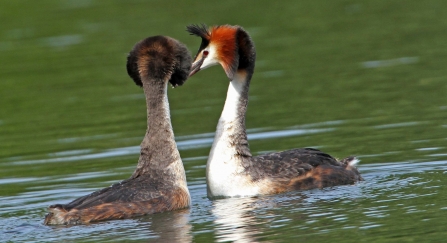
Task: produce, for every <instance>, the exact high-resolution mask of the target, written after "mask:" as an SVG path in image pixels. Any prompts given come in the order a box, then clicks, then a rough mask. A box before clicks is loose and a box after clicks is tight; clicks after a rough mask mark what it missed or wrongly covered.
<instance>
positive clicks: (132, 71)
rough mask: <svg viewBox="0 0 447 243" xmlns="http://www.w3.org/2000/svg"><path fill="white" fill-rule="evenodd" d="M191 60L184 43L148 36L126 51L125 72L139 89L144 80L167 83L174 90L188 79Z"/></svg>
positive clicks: (162, 37) (167, 38)
mask: <svg viewBox="0 0 447 243" xmlns="http://www.w3.org/2000/svg"><path fill="white" fill-rule="evenodd" d="M191 61H192V60H191V55H190V54H189V52H188V49H187V48H186V46H185V45H184V44H182V43H180V42H179V41H177V40H175V39H173V38H170V37H166V36H152V37H148V38H146V39H144V40H142V41H140V42H138V43H137V44H135V46H134V48H133V49H132V50H131V51H130V53H129V55H128V57H127V73H128V74H129V76H130V77H131V78H132V79H133V81H134V82H135V84H137V85H138V86H140V87H141V86H143V80H144V79H148V78H149V79H155V80H160V81H163V82H165V81H169V83H171V85H172V86H173V87H176V86H179V85H182V84H183V83H184V82H185V81H186V79H187V78H188V75H189V71H190V69H191Z"/></svg>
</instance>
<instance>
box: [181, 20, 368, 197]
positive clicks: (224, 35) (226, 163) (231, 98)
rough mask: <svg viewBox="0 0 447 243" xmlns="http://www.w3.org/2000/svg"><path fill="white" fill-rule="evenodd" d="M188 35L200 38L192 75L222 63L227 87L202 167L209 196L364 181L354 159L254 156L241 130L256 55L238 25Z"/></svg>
mask: <svg viewBox="0 0 447 243" xmlns="http://www.w3.org/2000/svg"><path fill="white" fill-rule="evenodd" d="M187 31H188V32H189V33H190V34H192V35H196V36H199V37H201V38H202V43H201V45H200V47H199V51H198V53H197V55H196V57H195V59H194V62H193V64H192V68H191V73H190V76H192V75H194V74H195V73H197V72H198V71H200V70H202V69H205V68H207V67H210V66H213V65H216V64H220V65H221V66H222V67H223V69H224V71H225V73H226V75H227V77H228V78H229V80H230V85H229V88H228V92H227V98H226V101H225V105H224V108H223V111H222V114H221V116H220V119H219V122H218V124H217V130H216V135H215V138H214V143H213V145H212V148H211V152H210V155H209V157H208V162H207V165H206V180H207V189H208V197H210V198H213V197H221V196H223V197H233V196H253V195H262V194H274V193H281V192H286V191H292V190H306V189H312V188H322V187H328V186H335V185H345V184H353V183H355V182H356V181H359V180H363V179H362V177H361V176H360V173H359V172H358V170H357V169H356V168H355V165H356V163H357V162H358V160H357V159H356V158H354V157H348V158H345V159H343V160H341V161H338V160H336V159H335V158H333V157H332V156H330V155H328V154H326V153H323V152H321V151H319V150H317V149H311V148H299V149H292V150H287V151H283V152H277V153H268V154H264V155H261V156H257V157H253V156H252V155H251V153H250V149H249V146H248V141H247V133H246V131H245V113H246V110H247V104H248V89H249V85H250V80H251V77H252V75H253V72H254V67H255V59H256V52H255V47H254V43H253V41H252V40H251V38H250V36H249V35H248V33H247V32H246V31H245V30H244V29H243V28H242V27H240V26H230V25H221V26H214V27H211V28H210V29H207V27H206V26H205V25H201V26H199V25H189V26H187Z"/></svg>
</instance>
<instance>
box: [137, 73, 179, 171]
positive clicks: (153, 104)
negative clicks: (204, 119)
mask: <svg viewBox="0 0 447 243" xmlns="http://www.w3.org/2000/svg"><path fill="white" fill-rule="evenodd" d="M143 90H144V94H145V96H146V106H147V130H146V135H145V136H144V139H143V142H142V143H141V152H140V158H139V160H138V165H137V169H136V170H135V172H134V173H133V175H132V177H131V178H135V177H138V176H140V175H144V174H148V173H158V172H160V171H166V169H167V167H169V166H170V165H171V164H172V163H175V162H178V161H180V163H181V160H180V154H179V152H178V150H177V145H176V143H175V140H174V132H173V131H172V125H171V118H170V113H169V103H168V97H167V83H166V82H162V81H159V80H150V79H148V80H143ZM154 171H157V172H154Z"/></svg>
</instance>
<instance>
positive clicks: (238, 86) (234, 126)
mask: <svg viewBox="0 0 447 243" xmlns="http://www.w3.org/2000/svg"><path fill="white" fill-rule="evenodd" d="M244 89H248V86H247V83H246V75H245V73H237V74H236V75H235V79H234V80H232V81H231V82H230V85H229V87H228V92H227V98H226V100H225V105H224V108H223V111H222V115H221V116H220V119H219V123H218V124H217V130H216V135H215V137H214V142H213V145H212V148H211V152H210V155H209V157H208V162H207V168H206V173H207V176H206V178H207V186H208V196H209V197H213V196H237V195H240V196H243V195H253V194H256V193H257V189H256V188H254V187H247V188H246V189H244V188H243V186H242V184H244V183H245V180H246V178H245V177H240V176H239V175H238V174H240V173H241V172H243V171H244V167H243V166H242V165H241V162H242V161H241V157H240V156H239V154H240V152H238V147H237V146H239V145H238V144H239V142H240V141H239V139H241V138H242V137H244V136H245V138H246V135H245V125H244V124H245V104H243V102H246V100H247V97H246V96H247V95H248V90H244ZM254 191H256V192H254Z"/></svg>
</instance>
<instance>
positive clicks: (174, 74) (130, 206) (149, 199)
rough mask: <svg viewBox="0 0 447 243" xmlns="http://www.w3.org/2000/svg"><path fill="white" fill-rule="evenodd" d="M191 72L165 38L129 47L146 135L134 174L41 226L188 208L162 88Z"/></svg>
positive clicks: (58, 211)
mask: <svg viewBox="0 0 447 243" xmlns="http://www.w3.org/2000/svg"><path fill="white" fill-rule="evenodd" d="M190 67H191V56H190V54H189V52H188V50H187V49H186V47H185V46H184V45H183V44H181V43H180V42H178V41H177V40H175V39H172V38H170V37H165V36H153V37H149V38H147V39H144V40H142V41H141V42H139V43H137V44H136V45H135V46H134V48H133V50H132V51H131V52H130V53H129V56H128V59H127V71H128V74H129V76H130V77H131V78H132V79H133V80H134V82H135V83H136V84H137V85H139V86H141V87H143V90H144V93H145V96H146V105H147V130H146V135H145V137H144V139H143V142H142V143H141V153H140V158H139V160H138V165H137V168H136V170H135V172H134V173H133V174H132V176H131V177H130V178H129V179H127V180H124V181H121V182H119V183H116V184H113V185H111V186H110V187H107V188H104V189H102V190H99V191H96V192H93V193H91V194H89V195H86V196H84V197H81V198H78V199H76V200H74V201H72V202H70V203H68V204H56V205H51V206H50V207H49V213H48V214H47V215H46V217H45V221H44V224H46V225H53V224H65V225H74V224H86V223H90V222H95V221H102V220H110V219H123V218H130V217H135V216H141V215H146V214H152V213H159V212H165V211H171V210H176V209H182V208H187V207H189V205H190V202H191V199H190V195H189V191H188V187H187V184H186V176H185V170H184V167H183V164H182V160H181V158H180V154H179V152H178V150H177V145H176V143H175V140H174V133H173V130H172V125H171V118H170V113H169V103H168V98H167V85H168V82H169V83H171V85H172V86H174V87H175V86H178V85H182V84H183V83H184V82H185V81H186V79H187V78H188V75H189V71H190Z"/></svg>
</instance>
